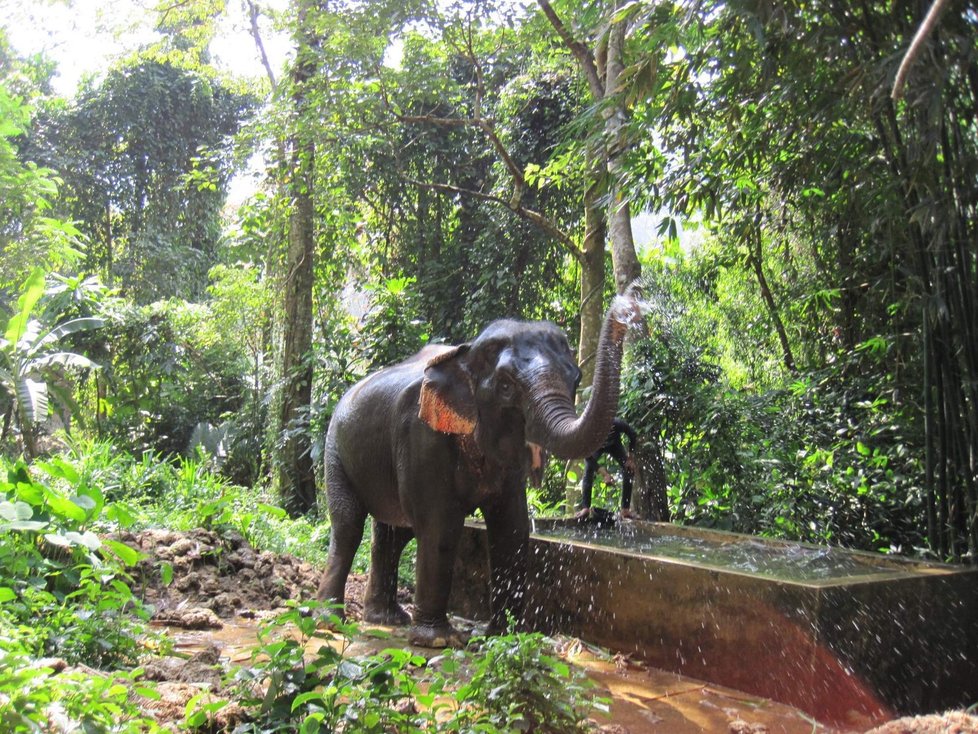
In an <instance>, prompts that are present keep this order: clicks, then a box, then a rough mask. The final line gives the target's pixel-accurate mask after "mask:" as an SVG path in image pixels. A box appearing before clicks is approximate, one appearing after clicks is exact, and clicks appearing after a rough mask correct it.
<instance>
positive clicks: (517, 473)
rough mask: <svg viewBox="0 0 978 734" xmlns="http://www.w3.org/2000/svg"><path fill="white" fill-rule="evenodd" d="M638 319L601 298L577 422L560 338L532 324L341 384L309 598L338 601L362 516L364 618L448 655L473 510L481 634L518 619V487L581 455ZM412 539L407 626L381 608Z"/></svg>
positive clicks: (612, 404)
mask: <svg viewBox="0 0 978 734" xmlns="http://www.w3.org/2000/svg"><path fill="white" fill-rule="evenodd" d="M640 319H641V313H640V309H639V306H638V303H637V301H636V300H635V298H634V296H633V295H632V294H628V295H626V296H619V297H617V298H616V299H615V301H614V303H613V304H612V306H611V308H610V309H609V310H608V314H607V315H606V317H605V320H604V325H603V327H602V332H601V339H600V342H599V345H598V354H597V357H596V362H595V373H594V382H593V388H592V392H591V398H590V400H589V401H588V404H587V406H586V407H585V409H584V411H583V412H582V414H581V415H580V417H578V415H577V413H576V411H575V408H574V397H575V391H576V388H577V385H578V383H579V381H580V375H581V371H580V369H579V368H578V366H577V364H576V362H575V360H574V355H573V353H572V352H571V350H570V347H569V345H568V343H567V337H566V336H565V334H564V333H563V332H562V331H561V330H560V329H559V328H558V327H557V326H555V325H554V324H551V323H549V322H545V321H538V322H523V321H512V320H502V321H495V322H493V323H492V324H490V325H489V326H488V327H487V328H486V329H485V331H483V332H482V334H480V335H479V337H478V338H477V339H476V340H475V341H473V342H471V343H470V344H462V345H461V346H457V347H449V346H431V345H429V346H428V347H425V348H424V349H422V350H421V351H420V352H419V353H418V354H416V355H415V356H413V357H411V358H410V359H408V360H406V361H404V362H401V363H399V364H397V365H394V366H392V367H388V368H386V369H383V370H381V371H379V372H377V373H375V374H373V375H370V376H369V377H367V378H365V379H364V380H362V381H361V382H359V383H358V384H356V385H354V386H353V387H352V388H351V389H350V390H349V392H347V393H346V395H344V396H343V398H342V400H340V402H339V404H338V405H337V407H336V411H335V412H334V414H333V417H332V420H331V421H330V425H329V430H328V432H327V434H326V453H325V463H326V492H327V500H328V504H329V515H330V520H331V522H332V530H331V534H330V545H329V559H328V566H327V569H326V573H325V575H324V576H323V580H322V584H321V585H320V588H319V597H320V598H321V599H325V600H333V601H336V602H338V603H340V604H342V603H343V597H344V589H345V586H346V580H347V576H348V575H349V572H350V567H351V565H352V563H353V558H354V555H355V554H356V550H357V547H358V546H359V544H360V541H361V539H362V537H363V528H364V523H365V521H366V519H367V516H368V515H371V516H373V518H374V526H373V545H372V548H371V557H370V576H369V581H368V583H367V590H366V595H365V598H364V619H365V620H366V621H368V622H374V623H381V624H407V623H408V622H411V623H412V626H411V629H410V632H409V639H410V640H411V641H412V642H413V643H415V644H419V645H425V646H429V647H440V646H444V645H453V644H459V643H460V642H461V639H460V637H459V635H458V633H457V631H456V630H455V629H454V628H453V627H452V626H451V624H450V623H449V621H448V615H447V611H448V597H449V593H450V591H451V584H452V570H453V567H454V564H455V555H456V550H457V544H458V541H459V538H460V536H461V534H462V527H463V525H464V522H465V517H466V516H467V515H468V514H470V513H471V512H473V511H474V510H475V509H476V508H479V509H481V510H482V514H483V517H484V518H485V522H486V527H487V531H488V537H489V549H490V568H491V590H492V591H491V600H492V610H491V611H492V614H491V623H490V631H499V630H501V629H503V628H504V626H505V624H506V616H507V612H509V613H511V614H512V615H513V616H514V617H515V618H516V619H517V620H519V619H520V618H521V611H522V600H523V592H524V587H525V582H526V562H527V548H528V544H529V517H528V514H527V507H526V479H527V476H528V475H530V474H531V473H534V474H535V475H536V476H539V475H540V474H542V468H543V467H542V461H543V455H544V452H552V453H553V454H555V455H556V456H558V457H560V458H566V459H570V458H580V457H584V456H587V455H588V454H590V453H591V452H592V451H594V450H595V449H596V448H597V447H598V446H599V445H600V444H601V442H602V441H603V440H604V439H605V437H606V436H607V435H608V430H609V428H610V426H611V421H612V418H613V417H614V414H615V412H616V410H617V407H618V393H619V376H620V370H621V356H622V343H623V340H624V336H625V332H626V330H627V328H628V326H629V325H631V324H635V323H638V322H639V320H640ZM412 537H417V539H418V555H417V565H416V586H415V594H414V601H415V612H414V618H413V620H411V619H410V618H409V616H408V614H407V612H406V611H405V610H404V609H403V608H401V607H400V606H399V605H398V604H397V601H396V598H395V596H396V591H397V566H398V561H399V559H400V556H401V552H402V551H403V550H404V546H405V545H406V544H407V542H408V541H409V540H410V539H411V538H412Z"/></svg>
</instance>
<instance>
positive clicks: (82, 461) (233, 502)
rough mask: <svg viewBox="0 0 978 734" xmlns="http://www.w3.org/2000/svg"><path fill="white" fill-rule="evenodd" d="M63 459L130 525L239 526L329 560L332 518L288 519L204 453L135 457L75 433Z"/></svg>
mask: <svg viewBox="0 0 978 734" xmlns="http://www.w3.org/2000/svg"><path fill="white" fill-rule="evenodd" d="M66 459H67V461H69V462H70V463H71V465H72V466H74V467H75V470H76V471H77V473H78V475H79V477H80V481H83V482H85V483H86V484H89V485H93V486H99V487H101V488H102V491H103V492H104V494H105V496H106V498H107V499H108V500H109V501H110V502H111V503H112V504H111V507H110V509H111V513H110V514H111V515H112V517H113V518H116V519H117V520H118V521H119V522H120V523H124V524H126V525H127V526H136V527H157V526H158V527H168V528H173V529H175V530H190V529H192V528H198V527H204V528H209V529H213V530H218V531H226V530H235V531H237V532H239V533H241V535H243V536H244V537H245V538H246V539H247V540H248V541H249V542H250V543H251V544H252V545H253V546H254V547H256V548H261V549H264V550H270V551H272V552H275V553H288V554H291V555H294V556H296V557H298V558H301V559H303V560H306V561H309V562H310V563H314V564H317V565H323V564H324V563H325V557H326V548H327V546H328V545H329V525H328V523H321V522H318V521H317V519H316V518H313V517H300V518H294V519H293V518H289V517H288V516H287V515H286V513H285V512H284V511H283V510H282V509H281V508H280V507H277V506H276V505H275V504H274V497H273V496H272V495H271V493H270V492H269V491H268V490H267V489H264V488H262V487H260V486H258V487H253V488H252V487H240V486H237V485H234V484H232V483H231V482H230V481H229V480H228V479H227V478H226V477H225V476H224V475H223V474H221V473H219V472H218V471H216V470H215V468H214V466H213V464H212V463H211V462H210V461H209V460H208V459H207V458H206V457H192V458H186V457H171V458H165V457H163V456H161V455H160V454H157V453H154V452H152V451H146V452H144V453H143V454H142V455H141V456H140V457H139V458H136V457H133V456H132V455H130V454H127V453H126V452H125V451H121V450H120V449H119V447H118V446H117V445H115V444H112V443H111V442H108V441H85V440H81V439H76V440H74V441H72V442H71V445H70V451H69V452H68V454H67V456H66ZM364 550H366V548H365V549H364ZM366 563H367V560H366V558H365V557H363V558H361V559H360V560H359V561H358V565H357V568H358V569H360V570H363V569H365V568H366Z"/></svg>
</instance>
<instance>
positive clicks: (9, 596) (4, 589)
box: [0, 586, 17, 604]
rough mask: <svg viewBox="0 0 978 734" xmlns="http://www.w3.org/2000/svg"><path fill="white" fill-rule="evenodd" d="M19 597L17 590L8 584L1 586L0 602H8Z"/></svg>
mask: <svg viewBox="0 0 978 734" xmlns="http://www.w3.org/2000/svg"><path fill="white" fill-rule="evenodd" d="M16 598H17V594H16V592H14V590H13V589H11V588H10V587H8V586H0V604H6V603H7V602H11V601H13V600H14V599H16Z"/></svg>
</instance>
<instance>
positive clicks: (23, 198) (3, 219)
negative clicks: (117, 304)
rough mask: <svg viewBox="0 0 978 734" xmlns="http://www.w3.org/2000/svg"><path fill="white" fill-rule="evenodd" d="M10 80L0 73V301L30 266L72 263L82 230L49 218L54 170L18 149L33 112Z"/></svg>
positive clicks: (80, 245)
mask: <svg viewBox="0 0 978 734" xmlns="http://www.w3.org/2000/svg"><path fill="white" fill-rule="evenodd" d="M0 41H2V39H0ZM5 71H6V70H5V69H3V68H2V67H0V74H2V73H3V72H5ZM15 81H16V79H14V78H8V77H6V75H5V74H4V75H3V76H0V253H2V255H3V257H2V258H0V300H2V297H3V295H5V292H6V291H10V290H13V289H14V288H16V287H19V286H20V284H21V283H22V282H23V281H24V280H25V279H26V278H27V277H28V275H29V274H30V272H31V271H32V270H33V269H35V268H37V267H41V268H43V269H45V270H54V269H60V268H62V267H65V266H66V265H69V264H72V263H75V262H77V261H78V259H79V258H80V257H81V255H82V249H83V243H82V236H81V233H80V232H79V231H78V230H77V229H76V228H75V227H74V226H73V225H72V224H71V223H69V222H66V221H63V220H61V219H58V218H55V217H53V216H52V211H51V209H52V206H53V205H54V203H55V200H56V198H57V196H58V186H59V182H60V181H59V179H58V178H57V176H56V173H55V171H53V170H51V169H50V168H45V167H43V166H38V165H37V164H36V163H34V162H32V161H30V160H27V159H26V157H25V156H24V154H23V153H22V151H21V148H22V147H23V135H24V134H25V133H26V132H27V131H28V130H29V128H30V125H31V117H32V115H33V113H34V111H33V109H32V108H31V107H29V106H28V105H27V104H25V103H24V101H23V100H22V98H21V97H20V96H19V95H18V94H17V93H15V92H13V91H12V89H11V87H12V86H13V85H14V84H15Z"/></svg>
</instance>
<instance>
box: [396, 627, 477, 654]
mask: <svg viewBox="0 0 978 734" xmlns="http://www.w3.org/2000/svg"><path fill="white" fill-rule="evenodd" d="M468 638H469V635H467V634H465V633H463V632H461V631H459V630H457V629H455V628H454V627H452V625H450V624H449V623H448V622H443V623H441V624H436V625H427V624H414V625H411V629H410V631H409V632H408V642H409V643H411V644H412V645H417V646H418V647H434V648H444V647H454V648H461V647H465V644H466V643H467V642H468Z"/></svg>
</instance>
